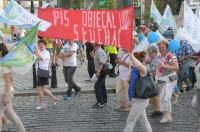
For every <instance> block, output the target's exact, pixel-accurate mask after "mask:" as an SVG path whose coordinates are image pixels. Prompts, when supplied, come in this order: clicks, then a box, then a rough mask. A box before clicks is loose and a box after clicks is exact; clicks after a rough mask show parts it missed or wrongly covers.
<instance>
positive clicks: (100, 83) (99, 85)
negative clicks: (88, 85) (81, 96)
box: [94, 72, 107, 104]
mask: <svg viewBox="0 0 200 132" xmlns="http://www.w3.org/2000/svg"><path fill="white" fill-rule="evenodd" d="M105 79H106V72H101V73H100V76H99V78H98V80H97V81H96V83H95V85H94V89H95V94H96V99H97V103H101V104H104V103H107V91H106V85H105Z"/></svg>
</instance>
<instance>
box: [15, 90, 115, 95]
mask: <svg viewBox="0 0 200 132" xmlns="http://www.w3.org/2000/svg"><path fill="white" fill-rule="evenodd" d="M106 91H107V93H115V89H107V90H106ZM51 92H52V94H53V95H65V94H66V91H51ZM93 93H94V90H84V91H81V92H80V94H93ZM72 94H75V92H74V91H73V92H72ZM14 96H24V97H25V96H38V94H37V92H19V93H18V92H16V93H14Z"/></svg>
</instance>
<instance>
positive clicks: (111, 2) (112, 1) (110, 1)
mask: <svg viewBox="0 0 200 132" xmlns="http://www.w3.org/2000/svg"><path fill="white" fill-rule="evenodd" d="M117 8H118V4H117V2H116V0H106V2H105V5H104V6H100V5H99V4H98V5H93V7H92V10H111V9H117Z"/></svg>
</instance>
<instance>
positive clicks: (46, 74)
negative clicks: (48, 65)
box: [37, 62, 49, 78]
mask: <svg viewBox="0 0 200 132" xmlns="http://www.w3.org/2000/svg"><path fill="white" fill-rule="evenodd" d="M37 76H38V77H41V78H49V70H43V69H40V67H39V62H38V70H37Z"/></svg>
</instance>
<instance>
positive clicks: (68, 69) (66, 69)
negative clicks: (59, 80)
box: [63, 66, 81, 97]
mask: <svg viewBox="0 0 200 132" xmlns="http://www.w3.org/2000/svg"><path fill="white" fill-rule="evenodd" d="M75 71H76V66H63V74H64V77H65V82H66V83H67V84H68V90H67V92H66V94H67V95H68V96H70V97H71V93H72V88H73V89H74V90H75V91H76V92H79V91H80V90H81V88H80V87H78V86H77V85H76V83H75V82H74V81H73V76H74V73H75Z"/></svg>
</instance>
